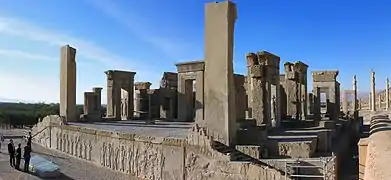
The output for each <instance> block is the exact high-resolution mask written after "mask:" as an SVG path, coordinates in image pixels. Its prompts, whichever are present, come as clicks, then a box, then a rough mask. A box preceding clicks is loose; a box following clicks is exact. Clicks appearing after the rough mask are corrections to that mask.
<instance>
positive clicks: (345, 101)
mask: <svg viewBox="0 0 391 180" xmlns="http://www.w3.org/2000/svg"><path fill="white" fill-rule="evenodd" d="M348 92H349V91H348V90H344V91H343V93H342V111H343V112H344V113H345V115H346V114H347V112H348Z"/></svg>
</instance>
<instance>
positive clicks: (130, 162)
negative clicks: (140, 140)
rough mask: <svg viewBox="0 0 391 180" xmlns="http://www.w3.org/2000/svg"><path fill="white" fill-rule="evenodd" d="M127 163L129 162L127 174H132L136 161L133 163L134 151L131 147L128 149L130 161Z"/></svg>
mask: <svg viewBox="0 0 391 180" xmlns="http://www.w3.org/2000/svg"><path fill="white" fill-rule="evenodd" d="M127 162H128V169H127V170H126V172H127V173H128V174H132V172H133V163H134V161H133V151H132V148H131V147H129V149H128V161H127Z"/></svg>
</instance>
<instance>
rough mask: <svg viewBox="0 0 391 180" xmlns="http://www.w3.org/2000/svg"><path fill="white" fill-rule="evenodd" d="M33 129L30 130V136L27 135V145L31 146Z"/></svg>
mask: <svg viewBox="0 0 391 180" xmlns="http://www.w3.org/2000/svg"><path fill="white" fill-rule="evenodd" d="M31 139H32V137H31V131H29V136H28V137H27V146H30V147H31Z"/></svg>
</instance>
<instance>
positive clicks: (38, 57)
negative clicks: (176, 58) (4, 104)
mask: <svg viewBox="0 0 391 180" xmlns="http://www.w3.org/2000/svg"><path fill="white" fill-rule="evenodd" d="M1 36H3V37H7V39H9V38H10V37H11V39H12V38H18V39H23V40H25V41H31V42H40V43H35V45H36V46H37V47H38V46H41V47H46V46H52V47H53V48H49V49H58V53H59V47H60V46H63V45H66V44H70V45H71V46H73V47H75V48H76V49H77V54H76V58H77V67H78V68H77V102H78V103H82V102H83V92H84V91H90V90H91V88H92V87H93V86H97V85H98V86H101V87H105V80H106V79H105V75H104V73H103V71H104V70H108V69H119V70H132V71H136V72H137V75H136V79H141V80H147V78H156V77H157V74H160V73H159V72H150V71H148V65H145V64H143V63H142V62H143V61H139V60H132V59H131V60H129V58H126V59H125V58H123V57H121V56H119V55H117V54H114V53H112V52H110V51H109V50H107V49H105V48H103V47H100V46H99V45H97V44H95V43H93V42H90V41H86V40H83V39H80V38H76V37H72V36H69V35H65V34H61V33H58V32H55V31H52V30H48V29H44V28H41V27H38V26H36V25H34V24H31V23H27V22H25V21H23V20H20V19H15V18H9V17H0V37H1ZM31 49H32V50H31V51H34V50H33V49H34V48H31ZM48 54H50V55H48ZM48 54H36V53H31V52H28V51H25V50H16V49H7V48H1V47H0V56H2V57H8V58H1V59H0V61H2V60H3V61H4V59H5V60H7V59H9V60H16V61H18V62H20V61H42V62H43V63H45V62H48V61H52V62H59V55H58V56H56V57H53V53H48ZM139 62H141V63H139ZM129 64H130V65H132V66H129ZM20 66H23V64H20ZM50 68H54V70H52V71H51V73H53V72H54V73H56V74H44V73H42V74H40V75H38V74H32V73H29V72H21V70H18V67H2V69H6V70H7V69H8V70H7V71H1V72H0V97H2V98H6V99H18V100H25V101H35V102H37V101H45V102H58V101H59V75H58V71H59V67H58V66H56V65H53V64H52V65H51V66H42V69H38V70H37V69H35V70H36V71H46V69H50ZM90 72H92V73H93V74H90ZM83 78H84V79H83ZM89 78H91V79H93V80H89ZM152 80H153V79H152ZM105 100H106V93H102V102H103V103H105Z"/></svg>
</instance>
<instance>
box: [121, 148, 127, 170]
mask: <svg viewBox="0 0 391 180" xmlns="http://www.w3.org/2000/svg"><path fill="white" fill-rule="evenodd" d="M120 160H121V166H120V171H122V172H125V162H126V153H125V147H124V146H121V154H120Z"/></svg>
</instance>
